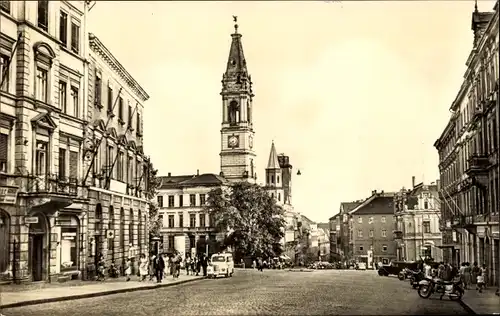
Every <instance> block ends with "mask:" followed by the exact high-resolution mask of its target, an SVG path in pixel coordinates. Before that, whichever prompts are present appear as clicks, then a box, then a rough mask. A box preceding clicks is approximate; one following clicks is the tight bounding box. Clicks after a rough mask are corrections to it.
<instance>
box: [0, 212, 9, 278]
mask: <svg viewBox="0 0 500 316" xmlns="http://www.w3.org/2000/svg"><path fill="white" fill-rule="evenodd" d="M9 232H10V218H9V215H8V214H7V213H5V212H4V211H2V210H0V272H4V271H5V270H7V268H8V267H9V258H10V253H9V241H10V238H9Z"/></svg>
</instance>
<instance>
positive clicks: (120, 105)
mask: <svg viewBox="0 0 500 316" xmlns="http://www.w3.org/2000/svg"><path fill="white" fill-rule="evenodd" d="M118 118H119V119H120V120H122V121H123V98H122V97H120V98H119V99H118Z"/></svg>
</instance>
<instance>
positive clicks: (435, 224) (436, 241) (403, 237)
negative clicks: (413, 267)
mask: <svg viewBox="0 0 500 316" xmlns="http://www.w3.org/2000/svg"><path fill="white" fill-rule="evenodd" d="M438 182H439V180H438ZM394 216H395V227H394V238H395V239H396V241H397V259H398V260H407V261H416V260H419V259H420V258H433V259H434V260H436V261H442V259H443V256H442V250H441V248H440V247H441V231H440V230H439V222H440V221H439V219H440V204H439V197H438V184H430V185H425V184H423V183H419V184H415V177H413V178H412V188H411V189H408V190H406V189H404V188H403V189H401V190H400V191H399V192H397V193H396V195H395V196H394Z"/></svg>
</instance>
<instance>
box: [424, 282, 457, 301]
mask: <svg viewBox="0 0 500 316" xmlns="http://www.w3.org/2000/svg"><path fill="white" fill-rule="evenodd" d="M432 293H438V294H441V297H440V298H439V299H440V300H442V299H443V296H445V295H447V296H448V297H449V298H450V300H452V301H458V300H461V299H462V296H463V295H464V288H463V284H462V281H461V280H458V281H442V280H440V279H431V278H427V277H426V278H424V279H423V280H422V281H420V282H419V288H418V295H419V296H420V297H421V298H429V297H430V296H431V295H432Z"/></svg>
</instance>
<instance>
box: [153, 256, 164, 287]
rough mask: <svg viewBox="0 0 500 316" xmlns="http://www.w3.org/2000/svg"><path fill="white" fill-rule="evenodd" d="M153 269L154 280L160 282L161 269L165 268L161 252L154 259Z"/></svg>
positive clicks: (161, 276)
mask: <svg viewBox="0 0 500 316" xmlns="http://www.w3.org/2000/svg"><path fill="white" fill-rule="evenodd" d="M154 269H155V274H156V282H158V283H161V281H162V279H163V270H165V260H163V256H162V254H158V256H156V258H155V259H154Z"/></svg>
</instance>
